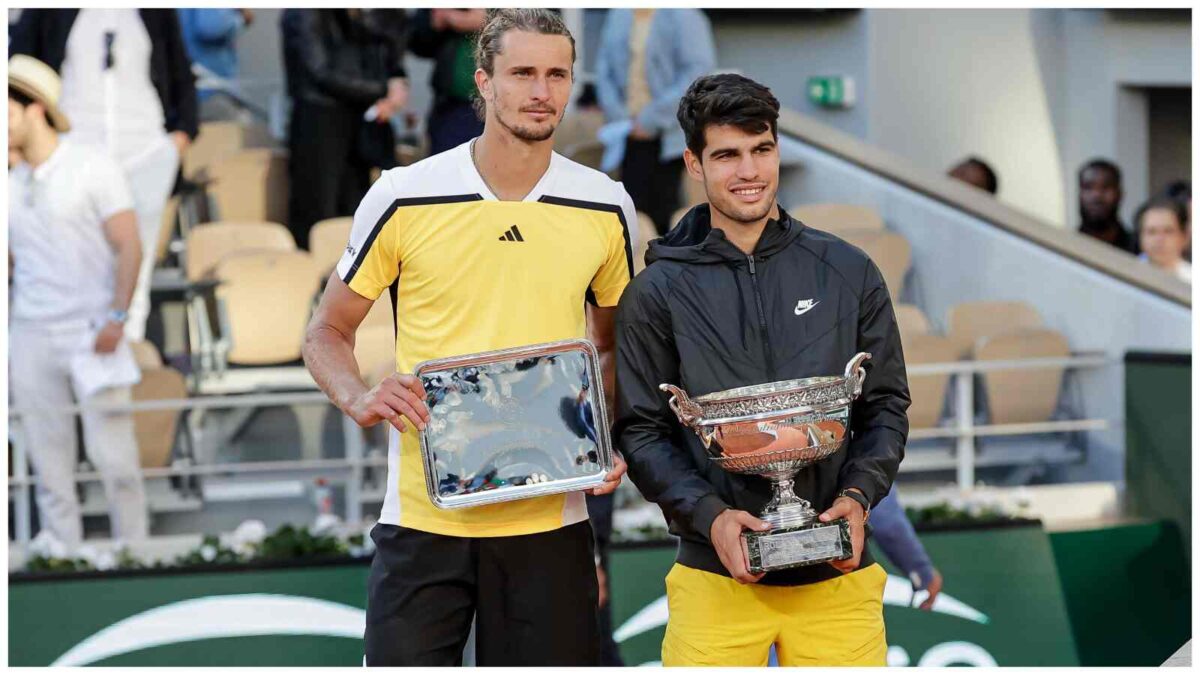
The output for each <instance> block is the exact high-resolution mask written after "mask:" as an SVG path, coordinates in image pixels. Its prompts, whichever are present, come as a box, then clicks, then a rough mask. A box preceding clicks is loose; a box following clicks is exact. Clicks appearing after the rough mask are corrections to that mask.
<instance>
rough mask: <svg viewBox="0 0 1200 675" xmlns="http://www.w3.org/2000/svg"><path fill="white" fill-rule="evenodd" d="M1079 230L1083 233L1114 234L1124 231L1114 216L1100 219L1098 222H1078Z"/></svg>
mask: <svg viewBox="0 0 1200 675" xmlns="http://www.w3.org/2000/svg"><path fill="white" fill-rule="evenodd" d="M1079 229H1081V230H1084V231H1085V232H1108V231H1112V232H1115V231H1117V230H1123V229H1125V226H1124V225H1122V224H1121V221H1120V220H1119V219H1118V218H1117V217H1116V216H1115V215H1114V216H1110V217H1108V218H1101V219H1099V220H1082V221H1080V225H1079Z"/></svg>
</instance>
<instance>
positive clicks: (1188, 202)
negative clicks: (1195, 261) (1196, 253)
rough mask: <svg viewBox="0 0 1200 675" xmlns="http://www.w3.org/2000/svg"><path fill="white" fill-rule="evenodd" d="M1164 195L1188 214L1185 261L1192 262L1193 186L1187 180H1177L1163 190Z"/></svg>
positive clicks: (1184, 248)
mask: <svg viewBox="0 0 1200 675" xmlns="http://www.w3.org/2000/svg"><path fill="white" fill-rule="evenodd" d="M1163 194H1165V195H1166V196H1167V197H1169V198H1171V199H1172V200H1174V201H1175V202H1176V203H1177V204H1179V205H1180V206H1182V207H1183V209H1184V212H1185V213H1187V222H1186V223H1184V228H1183V229H1184V232H1185V233H1186V234H1185V236H1184V244H1183V259H1184V260H1186V261H1188V262H1191V261H1192V184H1191V183H1190V182H1188V181H1186V180H1177V181H1174V182H1172V183H1171V184H1170V185H1167V187H1166V189H1164V190H1163Z"/></svg>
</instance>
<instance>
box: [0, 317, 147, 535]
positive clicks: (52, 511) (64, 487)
mask: <svg viewBox="0 0 1200 675" xmlns="http://www.w3.org/2000/svg"><path fill="white" fill-rule="evenodd" d="M92 333H93V331H92V330H91V329H89V328H88V326H87V323H86V322H84V321H77V322H73V323H71V324H57V325H47V324H41V323H23V322H22V323H18V322H14V323H13V324H12V328H11V330H10V332H9V340H10V343H9V354H10V358H9V361H8V363H9V369H10V380H9V385H10V387H11V392H12V399H13V403H14V404H15V405H16V407H18V408H21V409H25V410H31V411H32V412H31V414H29V415H26V416H23V417H22V418H21V429H22V431H23V433H24V439H25V446H24V447H25V450H26V452H28V453H29V460H30V463H31V464H32V466H33V470H34V471H35V472H37V478H38V484H37V489H36V492H35V494H36V498H37V505H38V513H39V515H40V517H41V524H42V527H43V528H46V529H47V530H49V531H50V532H51V533H53V534H54V535H55V536H56V537H58V538H59V539H60V540H61V541H62V542H63V543H65V544H67V545H68V546H70V547H76V546H78V545H79V544H80V543H82V541H83V522H82V514H81V512H80V507H79V498H78V496H77V494H76V491H75V485H76V484H75V480H74V474H75V466H76V464H75V461H76V457H78V452H79V451H78V445H77V444H78V442H79V441H78V437H77V434H76V433H75V415H74V414H72V413H70V412H62V410H63V409H65V408H67V407H70V406H72V405H75V403H76V396H75V393H74V390H73V386H72V383H71V368H70V361H71V355H72V354H73V353H75V352H76V351H77V350H78V349H80V346H81V345H82V344H83V343H84V341H85V340H87V338H88V336H89V335H91V334H92ZM129 401H130V388H129V387H112V388H109V389H105V390H102V391H100V392H99V393H97V394H94V395H93V396H92V397H91V398H89V399H88V400H87V401H85V402H82V403H104V404H120V403H128V402H129ZM83 436H84V443H85V445H86V450H87V456H88V459H89V460H91V463H92V464H93V465H94V466H95V467H96V469H97V470H98V471H99V472H100V476H101V480H102V482H103V483H104V493H105V496H107V498H108V504H109V515H110V518H111V521H112V533H113V537H114V538H115V539H121V540H124V541H131V540H137V539H143V538H145V537H146V536H147V534H148V516H147V512H146V493H145V489H144V487H143V485H142V476H141V472H140V471H141V467H140V462H139V459H138V448H137V437H136V436H135V435H134V428H133V417H132V415H131V414H129V413H105V412H87V413H84V414H83Z"/></svg>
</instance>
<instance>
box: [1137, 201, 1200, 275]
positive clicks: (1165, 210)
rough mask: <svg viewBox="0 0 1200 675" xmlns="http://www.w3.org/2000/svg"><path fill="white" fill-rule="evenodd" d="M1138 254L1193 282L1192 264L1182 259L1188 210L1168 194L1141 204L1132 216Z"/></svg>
mask: <svg viewBox="0 0 1200 675" xmlns="http://www.w3.org/2000/svg"><path fill="white" fill-rule="evenodd" d="M1133 222H1134V225H1135V227H1136V228H1137V235H1138V247H1139V248H1141V250H1142V253H1141V255H1140V256H1138V257H1139V258H1141V259H1142V260H1145V261H1147V262H1149V263H1150V264H1151V265H1154V266H1155V267H1157V268H1159V269H1161V270H1163V271H1165V272H1169V273H1170V274H1173V275H1175V276H1177V277H1179V278H1180V279H1182V280H1183V281H1185V282H1187V283H1189V284H1190V283H1192V266H1191V264H1190V263H1188V261H1186V260H1184V259H1183V249H1184V246H1185V245H1186V244H1187V233H1186V229H1185V228H1186V227H1187V225H1186V223H1187V212H1186V211H1184V210H1183V207H1181V206H1180V205H1179V203H1178V202H1176V201H1174V200H1172V199H1170V198H1168V197H1156V198H1154V199H1151V200H1150V201H1148V202H1146V203H1145V204H1143V205H1142V207H1141V208H1140V209H1138V212H1137V216H1136V217H1135V218H1134V221H1133Z"/></svg>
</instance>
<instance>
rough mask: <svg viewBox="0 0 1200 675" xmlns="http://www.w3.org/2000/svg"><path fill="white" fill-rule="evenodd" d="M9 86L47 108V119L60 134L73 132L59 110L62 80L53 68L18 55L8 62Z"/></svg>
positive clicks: (29, 57) (28, 57) (65, 117)
mask: <svg viewBox="0 0 1200 675" xmlns="http://www.w3.org/2000/svg"><path fill="white" fill-rule="evenodd" d="M8 86H9V87H10V88H11V89H15V90H16V91H19V92H21V93H22V94H24V95H25V96H28V97H29V98H31V99H33V100H34V101H37V102H38V103H41V104H42V105H43V106H44V107H45V108H46V119H48V120H50V124H51V126H53V127H54V128H55V129H57V130H58V131H59V132H60V133H61V132H66V131H70V130H71V123H70V122H69V121H67V116H66V115H64V114H62V111H61V110H59V109H58V99H59V97H60V96H61V95H62V80H61V79H59V77H58V73H56V72H54V69H53V68H51V67H50V66H48V65H46V64H44V63H42V62H41V61H38V60H37V59H35V58H33V57H32V56H26V55H24V54H17V55H16V56H14V57H12V58H11V59H9V60H8Z"/></svg>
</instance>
